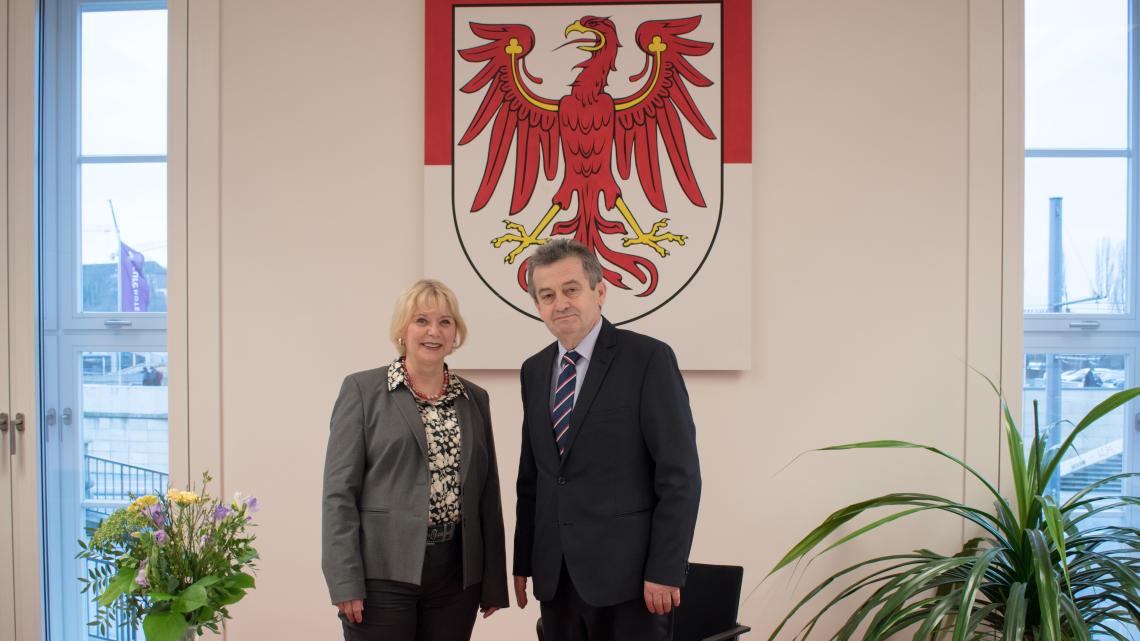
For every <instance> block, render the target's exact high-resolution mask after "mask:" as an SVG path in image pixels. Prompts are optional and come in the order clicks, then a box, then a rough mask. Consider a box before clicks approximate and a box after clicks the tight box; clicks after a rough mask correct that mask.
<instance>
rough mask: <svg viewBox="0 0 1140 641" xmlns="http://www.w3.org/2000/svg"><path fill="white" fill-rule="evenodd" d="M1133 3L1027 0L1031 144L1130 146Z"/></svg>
mask: <svg viewBox="0 0 1140 641" xmlns="http://www.w3.org/2000/svg"><path fill="white" fill-rule="evenodd" d="M1128 33H1129V29H1128V3H1127V2H1126V0H1081V1H1080V2H1073V1H1072V0H1032V1H1031V2H1026V3H1025V146H1026V147H1027V148H1030V149H1041V148H1101V149H1103V148H1114V149H1120V148H1125V147H1127V146H1128V117H1127V116H1128Z"/></svg>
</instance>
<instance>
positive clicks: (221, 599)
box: [216, 588, 245, 605]
mask: <svg viewBox="0 0 1140 641" xmlns="http://www.w3.org/2000/svg"><path fill="white" fill-rule="evenodd" d="M216 598H217V602H218V605H233V604H234V603H237V602H238V601H241V600H242V599H243V598H245V590H242V589H238V588H234V589H232V590H231V589H225V590H219V591H218V592H217V593H216Z"/></svg>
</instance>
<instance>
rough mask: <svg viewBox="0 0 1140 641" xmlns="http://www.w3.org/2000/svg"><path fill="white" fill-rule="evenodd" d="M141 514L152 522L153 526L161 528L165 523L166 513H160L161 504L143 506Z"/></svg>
mask: <svg viewBox="0 0 1140 641" xmlns="http://www.w3.org/2000/svg"><path fill="white" fill-rule="evenodd" d="M143 514H145V515H146V517H147V518H149V519H150V520H151V522H153V523H154V525H155V527H159V528H161V527H162V526H163V525H164V524H165V523H166V515H165V514H163V513H162V505H161V504H160V503H155V504H154V505H148V506H146V507H144V508H143Z"/></svg>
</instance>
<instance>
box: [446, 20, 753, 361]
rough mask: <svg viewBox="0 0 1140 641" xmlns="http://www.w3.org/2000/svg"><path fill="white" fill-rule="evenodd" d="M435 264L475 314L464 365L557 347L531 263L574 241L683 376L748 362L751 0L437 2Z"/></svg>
mask: <svg viewBox="0 0 1140 641" xmlns="http://www.w3.org/2000/svg"><path fill="white" fill-rule="evenodd" d="M425 15H426V32H427V33H426V79H425V85H426V97H425V122H426V129H425V133H424V141H425V149H424V163H425V165H426V167H425V217H426V221H425V238H424V257H425V274H426V275H428V276H431V277H436V278H440V279H441V280H444V281H445V282H447V283H448V284H450V285H451V286H452V287H453V288H454V289H455V290H456V292H457V294H458V295H459V298H460V301H461V306H462V311H463V313H464V316H465V317H466V318H467V320H468V322H469V324H470V325H471V332H472V335H471V339H470V341H469V343H468V346H466V347H464V349H463V350H462V352H460V353H457V354H455V355H454V356H453V357H452V359H451V361H452V364H453V366H455V367H462V368H492V369H499V368H515V367H518V366H519V364H520V363H521V362H522V360H523V359H524V358H525V357H526V356H529V355H530V354H532V353H533V352H535V351H537V350H538V349H539V348H540V347H541V346H542V345H545V344H546V343H548V342H549V341H550V340H552V339H551V337H550V336H549V334H548V333H547V332H546V329H545V328H544V327H543V326H542V323H541V321H539V320H538V316H537V312H536V310H535V307H534V304H533V302H532V301H531V299H530V296H529V295H528V294H527V292H526V290H525V279H524V273H525V269H526V262H527V260H528V257H529V256H530V254H531V253H532V252H533V251H534V250H535V249H536V248H537V247H538V246H540V245H541V244H542V243H544V242H546V240H548V239H552V238H563V237H565V238H574V239H577V240H579V241H580V242H582V243H583V244H585V245H586V246H587V247H589V248H591V249H592V250H593V251H594V252H595V254H596V255H597V256H598V258H599V260H600V261H601V263H602V265H603V268H604V276H605V280H606V283H607V287H608V295H607V299H606V306H605V309H604V310H603V312H604V314H605V315H606V317H607V318H609V319H610V320H611V321H612V322H614V323H615V324H619V325H626V326H628V327H629V328H631V329H634V330H635V331H642V332H644V333H648V334H651V335H654V336H656V337H658V338H661V339H662V340H665V341H666V342H668V343H670V344H671V345H672V346H673V348H674V349H675V350H676V351H677V354H678V358H679V360H680V362H681V365H682V367H684V368H685V369H747V368H748V367H749V365H750V360H751V340H750V339H751V307H752V297H751V273H752V256H751V245H752V242H751V241H752V225H751V215H752V189H751V182H752V170H751V141H752V133H751V7H750V4H749V1H748V0H725V1H724V2H669V3H660V4H648V3H642V2H606V3H596V4H581V3H574V4H572V3H568V2H560V1H547V2H534V1H533V0H532V1H529V2H525V3H524V2H510V1H503V0H500V1H498V2H494V1H492V2H490V3H488V2H486V1H480V2H479V3H478V4H475V3H474V2H465V1H463V0H426V12H425Z"/></svg>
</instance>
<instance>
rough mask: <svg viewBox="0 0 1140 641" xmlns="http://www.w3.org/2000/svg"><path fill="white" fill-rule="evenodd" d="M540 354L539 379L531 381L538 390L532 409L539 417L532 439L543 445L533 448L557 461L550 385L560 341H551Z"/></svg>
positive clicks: (534, 388)
mask: <svg viewBox="0 0 1140 641" xmlns="http://www.w3.org/2000/svg"><path fill="white" fill-rule="evenodd" d="M539 354H540V355H539V359H538V362H539V367H538V377H539V378H538V380H537V381H534V380H532V381H530V387H531V389H533V390H535V391H536V393H535V394H534V397H533V398H532V399H531V407H532V410H531V411H532V412H533V413H534V415H535V416H538V417H539V418H538V420H536V421H534V423H533V425H534V426H535V429H536V433H535V434H531V440H532V441H533V442H534V443H543V445H534V446H533V448H532V449H534V450H535V451H536V452H543V453H544V455H545V456H548V457H550V458H551V460H553V461H557V460H558V444H557V443H556V442H555V441H554V423H553V422H552V421H551V419H550V394H551V387H550V385H551V380H552V378H551V377H553V376H554V358H555V357H556V356H557V355H558V343H557V342H555V343H551V344H550V346H549V347H547V348H546V349H544V350H542V351H541V352H540V353H539Z"/></svg>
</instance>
